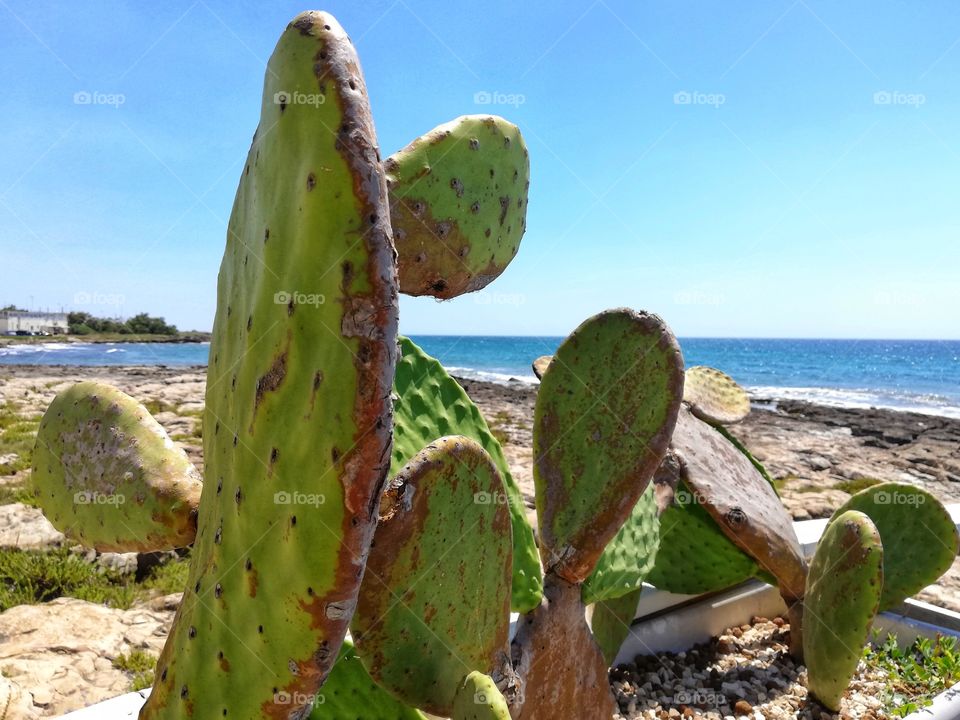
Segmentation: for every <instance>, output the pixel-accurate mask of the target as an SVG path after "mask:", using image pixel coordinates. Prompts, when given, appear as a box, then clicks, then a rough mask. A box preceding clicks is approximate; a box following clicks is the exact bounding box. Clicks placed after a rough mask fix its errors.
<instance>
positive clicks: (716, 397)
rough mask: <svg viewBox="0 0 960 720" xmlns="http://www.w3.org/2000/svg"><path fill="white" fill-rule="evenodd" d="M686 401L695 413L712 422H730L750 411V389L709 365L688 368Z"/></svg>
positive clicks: (739, 418) (721, 423)
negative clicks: (748, 393)
mask: <svg viewBox="0 0 960 720" xmlns="http://www.w3.org/2000/svg"><path fill="white" fill-rule="evenodd" d="M683 400H684V402H686V403H687V404H688V405H689V406H690V410H691V412H693V414H694V415H696V416H697V417H698V418H700V419H701V420H705V421H706V422H708V423H710V424H711V425H730V424H732V423H737V422H740V421H741V420H743V419H744V418H745V417H746V416H747V415H749V414H750V397H749V396H748V395H747V391H746V390H744V389H743V388H742V387H740V386H739V385H738V384H737V383H736V381H735V380H734V379H733V378H732V377H730V376H729V375H727V374H726V373H722V372H720V371H719V370H716V369H714V368H712V367H707V366H706V365H697V366H695V367H692V368H689V369H688V370H687V372H686V380H685V381H684V384H683Z"/></svg>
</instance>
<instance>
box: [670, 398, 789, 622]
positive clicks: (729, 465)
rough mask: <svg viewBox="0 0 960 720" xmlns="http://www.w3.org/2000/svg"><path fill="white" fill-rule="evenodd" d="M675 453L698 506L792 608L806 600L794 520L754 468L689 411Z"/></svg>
mask: <svg viewBox="0 0 960 720" xmlns="http://www.w3.org/2000/svg"><path fill="white" fill-rule="evenodd" d="M672 448H673V451H674V453H676V455H677V456H678V457H679V458H680V461H681V466H682V470H681V476H682V478H683V480H684V482H685V483H686V486H687V487H688V488H689V489H690V491H691V492H692V493H693V500H694V501H695V502H698V503H702V505H703V507H704V509H706V511H707V512H708V513H710V516H711V517H712V518H713V520H714V521H715V522H716V523H717V525H719V526H720V529H721V530H722V531H723V532H724V533H725V534H726V535H727V537H728V538H730V540H732V541H733V542H734V544H736V545H737V546H738V547H739V548H740V549H741V550H743V551H744V552H746V553H748V554H749V555H750V556H751V557H752V558H753V559H754V560H756V561H757V564H758V565H759V566H760V567H761V568H763V569H764V570H765V571H767V572H769V573H770V574H772V575H773V576H774V577H776V579H777V583H778V585H779V587H780V593H781V595H783V596H784V599H785V600H787V601H788V604H791V603H792V602H794V601H796V600H799V599H800V598H802V597H803V589H804V583H805V581H806V574H807V568H806V562H805V560H804V558H803V551H802V550H801V548H800V542H799V541H798V540H797V534H796V532H795V531H794V529H793V518H791V517H790V514H789V513H788V512H787V510H786V508H785V507H784V506H783V503H782V502H780V498H779V497H777V494H776V492H774V490H773V488H772V487H771V485H770V483H768V482H767V481H766V479H765V478H764V477H763V476H762V475H761V474H760V473H759V472H758V471H757V469H756V468H755V467H754V466H753V463H751V462H750V460H749V459H748V458H747V457H746V456H745V455H744V454H743V453H742V452H740V451H739V450H738V449H737V448H736V447H735V446H734V445H733V444H732V443H730V442H729V441H728V440H727V439H726V438H725V437H724V436H723V435H721V434H720V433H719V432H717V430H716V429H715V428H713V427H712V426H711V425H709V424H708V423H706V422H704V421H702V420H700V419H698V418H696V417H694V416H693V415H692V414H691V413H690V412H689V411H687V410H686V409H684V410H683V411H681V412H680V417H679V418H678V419H677V426H676V430H675V432H674V434H673V444H672Z"/></svg>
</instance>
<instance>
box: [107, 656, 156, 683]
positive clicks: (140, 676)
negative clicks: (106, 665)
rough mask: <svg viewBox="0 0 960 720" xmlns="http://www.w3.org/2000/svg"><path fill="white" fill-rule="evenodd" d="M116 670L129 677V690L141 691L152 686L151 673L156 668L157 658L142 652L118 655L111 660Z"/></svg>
mask: <svg viewBox="0 0 960 720" xmlns="http://www.w3.org/2000/svg"><path fill="white" fill-rule="evenodd" d="M113 666H114V667H115V668H116V669H117V670H122V671H123V672H125V673H127V674H128V675H130V690H131V691H134V690H143V689H145V688H148V687H151V686H152V685H153V672H154V668H156V667H157V658H155V657H154V656H153V655H150V654H149V653H145V652H143V651H142V650H134V651H133V652H131V653H130V654H129V655H120V656H119V657H117V658H114V660H113Z"/></svg>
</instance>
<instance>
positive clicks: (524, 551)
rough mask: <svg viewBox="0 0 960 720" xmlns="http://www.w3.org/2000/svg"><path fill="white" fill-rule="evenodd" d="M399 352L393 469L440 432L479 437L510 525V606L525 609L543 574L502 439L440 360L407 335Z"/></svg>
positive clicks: (534, 596) (533, 600)
mask: <svg viewBox="0 0 960 720" xmlns="http://www.w3.org/2000/svg"><path fill="white" fill-rule="evenodd" d="M400 354H401V357H400V359H399V360H398V362H397V374H396V378H395V380H394V405H393V458H392V462H391V465H390V473H391V475H396V474H397V473H398V472H400V470H401V468H402V467H403V466H404V465H405V464H406V463H407V462H408V461H409V460H410V459H411V458H413V456H414V455H416V454H417V453H418V452H419V451H420V450H421V449H422V448H423V447H424V446H425V445H427V444H428V443H430V442H432V441H433V440H435V439H436V438H438V437H441V436H442V435H465V436H466V437H468V438H471V439H472V440H475V441H477V442H478V443H480V445H481V446H482V447H483V449H484V450H486V451H487V453H488V454H489V455H490V457H491V458H492V459H493V462H494V464H495V465H496V466H497V469H498V470H499V471H500V475H501V477H502V478H503V484H504V490H505V492H506V495H505V496H499V497H497V498H496V499H495V500H496V501H497V502H506V503H507V506H508V508H509V509H510V523H511V526H512V530H513V587H512V590H511V596H512V600H511V607H512V608H513V610H514V611H516V612H527V611H528V610H532V609H533V608H535V607H536V606H537V605H538V604H539V603H540V597H541V595H542V593H543V577H542V574H541V571H540V557H539V554H538V551H537V544H536V542H535V541H534V539H533V529H532V528H531V527H530V523H529V522H527V517H526V506H525V505H524V502H523V497H522V496H521V495H520V489H519V488H518V487H517V483H516V481H515V480H514V479H513V476H512V475H511V474H510V466H509V465H508V463H507V458H506V457H505V456H504V454H503V448H501V447H500V443H499V442H497V439H496V438H495V437H494V436H493V435H492V434H491V432H490V428H489V427H487V422H486V420H484V419H483V415H481V414H480V410H479V409H478V408H477V406H476V405H475V404H474V403H473V401H472V400H471V399H470V398H469V397H468V396H467V393H466V392H464V390H463V388H462V387H460V385H459V384H458V383H457V381H456V380H454V379H453V378H452V377H450V376H449V375H448V374H447V371H446V370H444V369H443V366H442V365H441V364H440V363H439V362H437V361H436V360H435V359H433V358H432V357H430V356H429V355H427V354H426V353H425V352H423V350H421V349H420V348H419V347H418V346H417V344H416V343H414V342H413V341H412V340H410V339H409V338H405V337H402V338H400Z"/></svg>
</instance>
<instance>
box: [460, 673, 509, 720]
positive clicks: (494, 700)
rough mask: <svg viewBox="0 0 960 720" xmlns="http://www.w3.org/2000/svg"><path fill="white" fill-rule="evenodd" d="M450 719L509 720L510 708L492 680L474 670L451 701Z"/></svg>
mask: <svg viewBox="0 0 960 720" xmlns="http://www.w3.org/2000/svg"><path fill="white" fill-rule="evenodd" d="M450 717H451V720H510V709H509V708H508V707H507V701H506V700H505V699H504V697H503V695H501V694H500V690H499V689H497V686H496V684H495V683H494V682H493V680H492V679H491V678H490V677H489V676H487V675H484V674H483V673H480V672H477V671H476V670H474V671H473V672H472V673H470V674H469V675H467V677H466V678H464V680H463V683H462V684H461V685H460V687H459V688H458V689H457V695H456V698H454V701H453V714H452V715H451V716H450Z"/></svg>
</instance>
